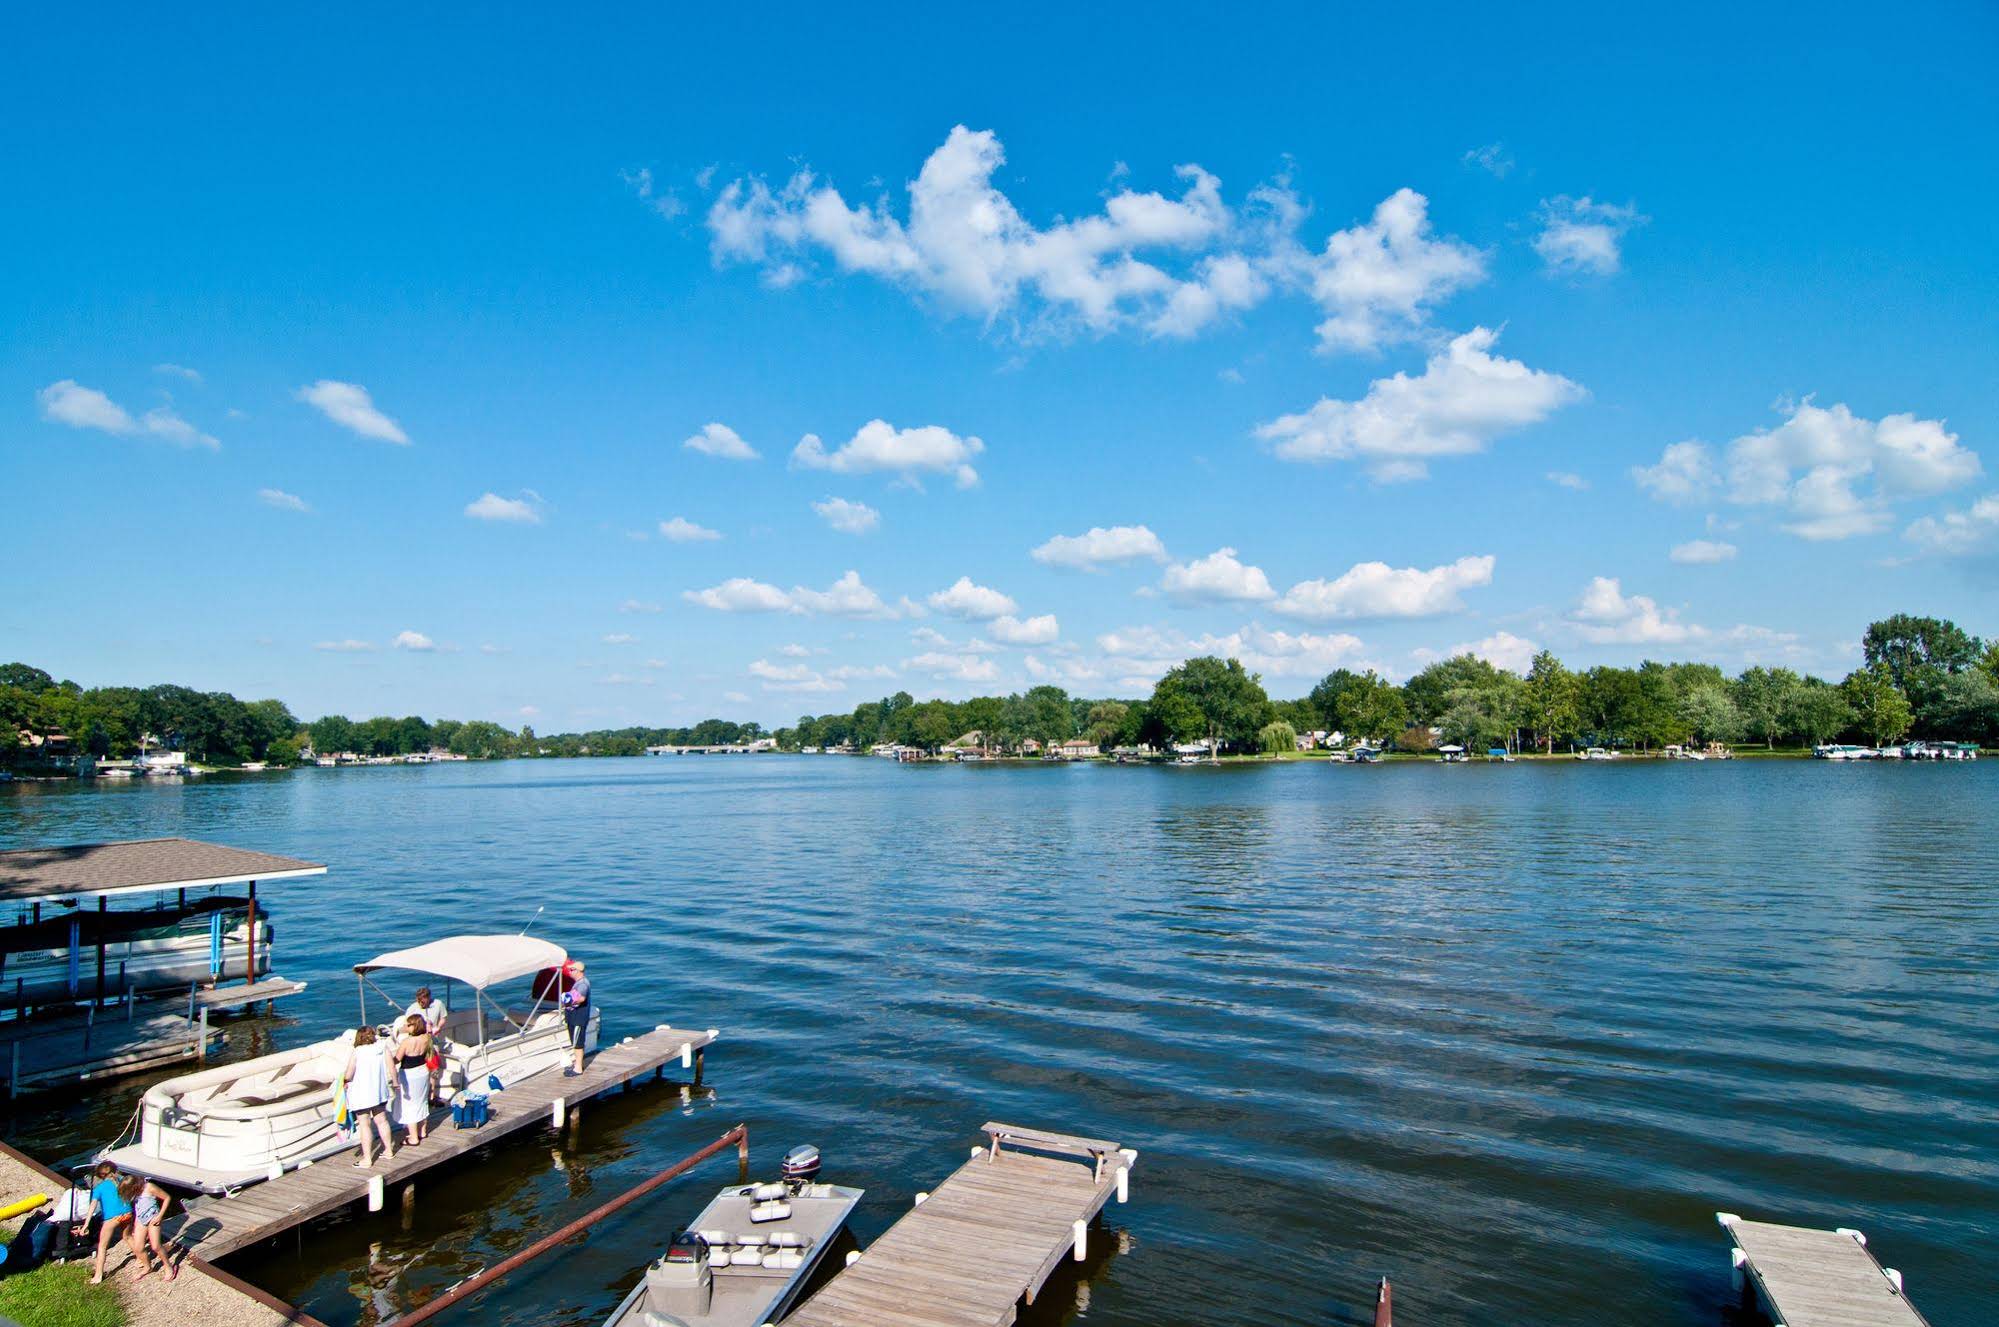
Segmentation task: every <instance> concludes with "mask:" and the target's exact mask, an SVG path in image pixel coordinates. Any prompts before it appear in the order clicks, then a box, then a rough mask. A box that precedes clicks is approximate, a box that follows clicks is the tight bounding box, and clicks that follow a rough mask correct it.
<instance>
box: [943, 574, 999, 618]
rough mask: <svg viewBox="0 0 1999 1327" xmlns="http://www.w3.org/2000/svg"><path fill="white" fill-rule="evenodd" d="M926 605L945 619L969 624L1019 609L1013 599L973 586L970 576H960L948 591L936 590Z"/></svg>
mask: <svg viewBox="0 0 1999 1327" xmlns="http://www.w3.org/2000/svg"><path fill="white" fill-rule="evenodd" d="M928 602H929V604H930V606H931V607H932V608H934V609H936V610H937V611H938V612H940V613H942V614H944V615H945V616H946V617H956V618H963V619H964V620H966V621H968V622H985V621H989V620H991V619H993V618H996V617H999V616H1000V615H1001V614H1004V613H1012V612H1014V611H1016V610H1017V609H1018V608H1019V605H1018V604H1016V603H1014V601H1013V599H1012V598H1011V597H1010V596H1008V595H1004V594H1001V593H1000V592H999V591H998V590H995V589H992V588H991V587H989V586H985V585H976V584H974V583H973V582H972V578H971V577H970V576H960V577H959V578H958V579H957V581H956V582H955V583H954V584H953V585H951V586H950V588H948V589H944V590H939V591H937V593H935V594H933V595H931V596H930V598H929V601H928Z"/></svg>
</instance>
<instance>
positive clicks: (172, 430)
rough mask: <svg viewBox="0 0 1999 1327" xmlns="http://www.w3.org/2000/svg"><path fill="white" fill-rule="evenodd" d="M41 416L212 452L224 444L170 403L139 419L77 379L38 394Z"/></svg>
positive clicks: (50, 419) (60, 421)
mask: <svg viewBox="0 0 1999 1327" xmlns="http://www.w3.org/2000/svg"><path fill="white" fill-rule="evenodd" d="M35 399H36V400H37V401H38V402H39V403H40V404H41V408H42V418H43V419H46V420H48V421H50V422H51V423H55V424H66V425H68V426H69V427H70V428H73V429H95V430H97V431H98V432H100V433H117V434H124V435H133V434H149V435H151V436H152V437H156V438H164V439H166V440H167V441H168V442H171V443H174V444H176V445H178V446H182V447H205V448H208V449H209V450H211V451H213V450H215V449H216V448H219V447H220V446H221V445H222V444H221V443H220V442H217V441H216V440H215V439H214V438H212V437H210V436H209V435H208V434H206V433H203V432H202V431H201V430H200V429H198V428H196V427H195V426H194V425H192V424H190V423H188V422H187V421H186V420H185V419H182V418H181V417H180V416H179V415H177V414H175V413H174V412H173V409H172V408H171V407H169V406H155V407H154V408H153V409H151V410H148V411H147V412H146V413H145V414H144V415H142V416H141V417H139V418H138V419H134V418H133V417H132V415H131V413H130V412H129V411H127V410H126V409H125V407H123V406H121V405H119V404H118V403H117V402H116V401H113V400H112V399H111V398H110V397H108V396H106V395H105V394H104V393H103V392H100V391H98V390H97V389H96V388H95V387H85V386H83V385H82V384H81V383H78V382H77V381H76V380H75V379H72V378H64V379H62V380H61V381H59V382H52V383H50V384H49V385H48V386H46V387H44V388H42V390H41V391H39V392H37V393H36V394H35Z"/></svg>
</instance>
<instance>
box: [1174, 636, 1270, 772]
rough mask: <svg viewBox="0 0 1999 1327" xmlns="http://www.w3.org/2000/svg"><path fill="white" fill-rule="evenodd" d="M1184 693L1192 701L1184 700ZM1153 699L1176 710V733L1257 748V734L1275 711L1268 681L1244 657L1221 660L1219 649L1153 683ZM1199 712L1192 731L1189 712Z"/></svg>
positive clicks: (1244, 748) (1235, 746) (1240, 748)
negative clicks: (1267, 691)
mask: <svg viewBox="0 0 1999 1327" xmlns="http://www.w3.org/2000/svg"><path fill="white" fill-rule="evenodd" d="M1179 698H1184V699H1185V700H1186V702H1187V705H1186V706H1184V707H1182V706H1180V705H1179V704H1178V700H1179ZM1152 704H1153V706H1154V707H1155V708H1162V707H1165V708H1166V709H1167V710H1168V713H1169V714H1170V715H1171V716H1172V717H1171V718H1169V720H1168V722H1169V723H1172V724H1174V725H1175V726H1174V728H1173V735H1174V736H1175V737H1178V738H1180V739H1181V740H1182V741H1190V740H1196V739H1198V740H1202V741H1206V742H1207V743H1208V744H1209V746H1210V747H1214V748H1220V747H1228V748H1230V749H1233V750H1237V751H1247V750H1254V749H1255V747H1256V734H1257V732H1258V730H1259V729H1261V728H1262V727H1263V724H1264V722H1265V720H1266V719H1267V718H1268V716H1269V711H1270V697H1269V696H1267V695H1265V694H1264V690H1263V681H1262V679H1261V678H1259V677H1258V676H1257V675H1256V674H1254V673H1251V672H1246V671H1245V670H1244V669H1243V666H1242V661H1241V660H1239V659H1229V660H1226V661H1224V660H1221V659H1217V658H1215V657H1214V656H1213V655H1203V656H1202V657H1201V658H1198V659H1189V660H1187V661H1186V662H1185V663H1183V664H1181V665H1180V666H1179V667H1177V668H1174V669H1171V670H1169V671H1168V672H1167V674H1166V676H1164V677H1162V678H1160V679H1159V685H1158V686H1156V687H1154V688H1153V691H1152ZM1190 712H1191V714H1192V715H1193V716H1197V717H1198V727H1197V729H1196V730H1194V731H1189V730H1188V727H1187V726H1186V724H1187V718H1188V716H1189V714H1190Z"/></svg>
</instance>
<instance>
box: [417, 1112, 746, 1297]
mask: <svg viewBox="0 0 1999 1327" xmlns="http://www.w3.org/2000/svg"><path fill="white" fill-rule="evenodd" d="M731 1143H733V1144H735V1147H736V1179H737V1182H738V1183H741V1184H747V1183H749V1180H750V1126H749V1125H747V1124H739V1125H737V1126H736V1127H735V1128H733V1129H731V1130H729V1131H728V1132H727V1133H725V1134H723V1135H722V1136H721V1137H720V1138H717V1139H716V1140H715V1141H714V1142H712V1143H710V1144H708V1146H706V1147H704V1148H701V1149H700V1150H699V1151H695V1152H690V1153H688V1154H687V1155H686V1156H684V1157H682V1158H681V1159H680V1160H678V1161H676V1162H674V1163H673V1164H672V1165H670V1166H668V1167H667V1168H666V1169H665V1170H662V1171H660V1172H659V1173H658V1174H657V1175H654V1176H653V1177H652V1178H651V1179H648V1180H644V1181H642V1182H640V1183H638V1184H635V1185H633V1186H632V1187H631V1188H629V1189H627V1190H625V1191H624V1192H623V1193H621V1194H619V1195H618V1196H617V1197H616V1198H613V1199H611V1201H609V1202H607V1203H603V1204H601V1205H599V1206H597V1207H595V1208H592V1209H591V1210H590V1211H588V1212H585V1213H584V1214H583V1215H582V1216H579V1217H577V1218H576V1219H575V1220H574V1221H571V1222H570V1223H569V1224H567V1225H565V1226H563V1227H562V1228H561V1229H560V1230H556V1231H551V1232H550V1233H549V1234H547V1235H544V1236H542V1237H541V1238H540V1239H538V1240H536V1241H535V1242H534V1243H532V1244H530V1245H528V1246H527V1247H526V1248H525V1249H522V1250H521V1251H520V1252H519V1253H516V1254H514V1255H513V1256H511V1257H509V1258H505V1259H502V1260H501V1261H500V1262H498V1263H496V1264H495V1265H493V1266H492V1267H489V1268H486V1269H485V1270H483V1271H480V1272H478V1273H476V1274H474V1275H473V1276H470V1277H467V1278H466V1279H465V1280H463V1281H460V1282H459V1283H458V1284H457V1285H455V1286H453V1287H451V1289H449V1290H447V1291H445V1292H444V1293H443V1294H441V1295H439V1296H438V1297H437V1298H436V1299H433V1300H431V1301H430V1302H429V1303H427V1304H424V1305H423V1306H421V1307H420V1308H417V1309H414V1310H412V1311H410V1312H409V1313H406V1314H404V1315H403V1316H402V1317H399V1318H391V1319H390V1320H389V1322H390V1324H392V1327H416V1324H417V1323H420V1322H429V1321H430V1320H431V1319H432V1318H434V1317H436V1316H437V1315H438V1314H440V1313H442V1312H444V1311H445V1310H446V1309H448V1308H450V1307H452V1306H453V1305H454V1304H458V1303H461V1302H463V1301H464V1300H467V1299H470V1298H471V1297H472V1296H474V1295H476V1294H478V1293H479V1292H480V1291H481V1290H484V1289H485V1288H486V1287H487V1286H489V1285H491V1284H492V1283H493V1282H495V1281H497V1280H499V1279H500V1278H501V1277H503V1276H505V1275H507V1273H509V1272H512V1271H516V1270H518V1269H519V1268H521V1267H524V1266H526V1265H527V1264H528V1263H531V1262H533V1261H534V1260H535V1259H536V1258H539V1257H541V1255H542V1254H544V1253H547V1252H548V1251H549V1250H551V1249H554V1248H557V1247H559V1246H561V1245H563V1244H566V1243H568V1242H569V1241H570V1240H572V1239H574V1238H576V1237H577V1236H578V1235H580V1234H582V1233H583V1232H584V1231H586V1230H588V1229H589V1228H590V1227H592V1226H594V1225H596V1224H597V1223H598V1222H599V1221H602V1220H603V1219H604V1218H605V1217H608V1216H612V1215H614V1214H616V1213H618V1212H620V1211H623V1210H624V1209H625V1208H627V1207H629V1206H631V1205H632V1204H633V1203H635V1202H637V1201H638V1200H639V1199H641V1198H643V1197H645V1196H646V1195H647V1194H649V1193H651V1192H652V1191H653V1190H654V1189H657V1188H659V1187H660V1186H661V1185H663V1184H667V1183H670V1182H672V1181H673V1180H677V1179H679V1178H680V1177H681V1176H682V1175H685V1174H686V1173H687V1172H688V1171H690V1170H692V1169H694V1168H695V1167H696V1166H698V1165H700V1164H701V1163H702V1162H704V1161H706V1160H708V1158H710V1157H712V1156H714V1155H716V1154H717V1153H719V1152H722V1151H724V1150H725V1149H727V1148H728V1146H729V1145H730V1144H731Z"/></svg>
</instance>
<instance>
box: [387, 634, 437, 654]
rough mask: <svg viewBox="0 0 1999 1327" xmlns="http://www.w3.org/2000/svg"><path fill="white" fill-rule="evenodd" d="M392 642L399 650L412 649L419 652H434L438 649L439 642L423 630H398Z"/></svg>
mask: <svg viewBox="0 0 1999 1327" xmlns="http://www.w3.org/2000/svg"><path fill="white" fill-rule="evenodd" d="M392 643H393V644H394V645H395V647H396V648H397V649H399V650H412V651H414V652H416V653H418V654H432V653H435V652H436V650H437V642H436V641H434V640H432V639H431V638H430V637H428V636H426V635H424V634H423V633H422V632H421V631H398V632H397V633H396V638H395V640H394V642H392Z"/></svg>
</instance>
